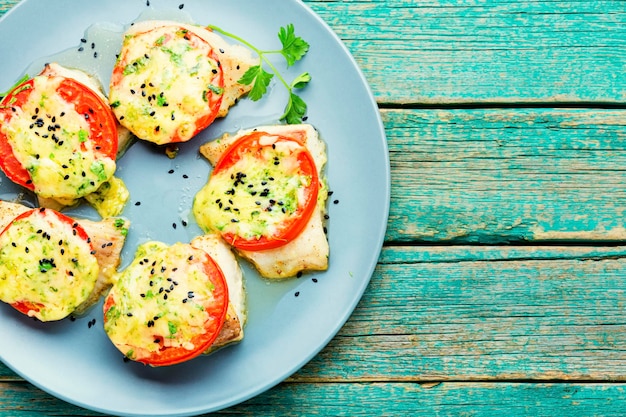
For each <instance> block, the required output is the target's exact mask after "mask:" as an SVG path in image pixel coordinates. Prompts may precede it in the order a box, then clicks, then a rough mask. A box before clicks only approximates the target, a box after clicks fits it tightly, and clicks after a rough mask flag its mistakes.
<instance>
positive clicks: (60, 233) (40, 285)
mask: <svg viewBox="0 0 626 417" xmlns="http://www.w3.org/2000/svg"><path fill="white" fill-rule="evenodd" d="M73 231H74V230H73V228H72V225H70V224H67V223H64V222H62V221H60V220H59V219H58V218H57V217H56V216H54V215H46V214H45V213H41V212H38V213H37V214H33V215H30V216H28V217H26V218H22V219H19V220H17V221H15V222H14V223H13V224H12V225H11V226H10V227H9V228H8V229H6V231H5V232H4V233H3V234H2V235H0V300H2V301H3V302H5V303H9V304H13V303H18V302H31V303H35V304H43V305H44V308H42V309H41V310H40V311H39V312H37V311H34V310H31V311H30V312H29V313H28V315H29V316H32V317H36V318H38V319H39V320H41V321H51V320H60V319H62V318H64V317H67V316H68V315H69V314H70V313H72V312H73V311H74V310H75V309H76V307H78V306H79V305H80V304H81V303H82V302H84V301H85V300H86V299H87V298H88V297H89V295H90V294H91V292H92V290H93V289H94V286H95V283H96V280H97V277H98V272H99V266H98V262H97V260H96V257H95V256H94V255H93V254H92V253H91V246H90V245H89V244H88V243H87V242H85V241H84V240H83V239H81V238H80V237H76V236H74V234H73Z"/></svg>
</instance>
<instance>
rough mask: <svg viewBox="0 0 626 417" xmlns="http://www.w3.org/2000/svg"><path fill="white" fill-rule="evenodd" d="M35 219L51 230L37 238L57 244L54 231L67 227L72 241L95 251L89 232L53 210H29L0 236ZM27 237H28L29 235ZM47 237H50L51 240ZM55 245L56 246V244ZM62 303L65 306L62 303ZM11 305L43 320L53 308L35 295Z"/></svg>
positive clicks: (18, 243)
mask: <svg viewBox="0 0 626 417" xmlns="http://www.w3.org/2000/svg"><path fill="white" fill-rule="evenodd" d="M33 217H41V218H43V219H45V223H46V224H47V226H48V228H49V230H48V231H47V232H46V233H48V234H47V235H42V234H40V233H37V236H39V238H41V239H46V240H52V241H54V242H56V241H57V240H59V238H58V236H56V235H54V231H55V230H58V229H59V227H66V228H67V230H68V231H69V230H72V232H71V233H68V235H69V234H71V235H72V239H74V242H81V241H82V242H83V243H81V244H84V245H85V248H86V250H88V251H93V246H92V245H91V239H90V238H89V235H87V232H86V231H85V229H84V228H83V227H82V226H81V225H80V224H78V223H77V222H76V221H75V220H74V219H72V218H71V217H68V216H66V215H64V214H62V213H59V212H57V211H55V210H52V209H44V208H36V209H31V210H28V211H26V212H24V213H22V214H20V215H18V216H17V217H15V219H13V220H12V221H11V223H9V224H8V225H7V226H6V227H5V228H4V229H3V230H2V232H1V233H0V236H3V235H4V234H5V233H8V231H9V230H10V229H11V228H12V227H18V226H16V224H17V223H18V222H20V221H21V220H23V219H29V218H33ZM59 223H60V224H61V226H59ZM26 236H27V237H28V235H26ZM46 236H48V237H49V238H48V237H46ZM32 239H33V238H32V237H29V238H28V241H31V240H32ZM13 243H15V244H16V245H18V246H19V245H20V243H24V242H13ZM54 245H56V243H54ZM59 246H60V245H59ZM46 253H47V256H51V257H52V256H54V255H53V254H52V253H50V252H46ZM35 261H37V259H35ZM24 269H25V270H26V267H25V266H24ZM20 279H22V278H20ZM34 279H37V278H34ZM44 281H46V282H47V280H44ZM72 281H75V280H72ZM94 282H95V276H94ZM70 285H71V284H70ZM77 285H82V284H77ZM47 297H51V296H46V297H44V298H47ZM60 303H61V304H63V303H62V302H60ZM10 304H11V306H12V307H13V308H15V309H16V310H18V311H19V312H21V313H23V314H25V315H27V316H35V317H37V318H39V319H42V320H43V318H42V316H41V315H40V314H39V313H41V314H44V313H45V310H49V309H50V308H51V307H50V306H49V305H47V304H46V303H45V302H42V301H41V300H40V299H38V297H37V295H34V296H33V298H32V299H31V298H29V297H28V296H27V295H25V298H24V299H21V300H18V301H14V302H11V303H10ZM69 313H71V311H68V312H67V314H69ZM59 318H62V317H57V318H55V319H59Z"/></svg>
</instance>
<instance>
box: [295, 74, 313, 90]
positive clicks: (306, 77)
mask: <svg viewBox="0 0 626 417" xmlns="http://www.w3.org/2000/svg"><path fill="white" fill-rule="evenodd" d="M310 81H311V75H310V74H309V73H308V72H303V73H302V74H300V75H298V76H297V77H296V79H295V80H293V81H292V82H291V88H297V89H300V88H304V87H305V86H306V85H307V84H308V83H309V82H310Z"/></svg>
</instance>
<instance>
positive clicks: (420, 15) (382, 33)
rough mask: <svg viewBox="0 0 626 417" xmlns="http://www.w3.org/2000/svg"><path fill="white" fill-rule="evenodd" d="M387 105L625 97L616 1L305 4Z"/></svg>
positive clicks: (625, 29) (620, 10)
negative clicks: (338, 40) (334, 34)
mask: <svg viewBox="0 0 626 417" xmlns="http://www.w3.org/2000/svg"><path fill="white" fill-rule="evenodd" d="M306 3H307V4H308V5H309V6H311V8H312V9H313V10H315V11H316V12H317V13H318V14H319V15H320V16H321V17H322V18H323V19H324V20H326V21H327V22H328V23H329V24H330V26H331V27H332V28H333V29H334V30H335V31H336V32H337V34H338V35H339V36H340V37H341V39H343V41H344V42H345V43H346V45H347V46H348V48H349V49H350V51H351V52H352V53H353V54H354V56H355V58H356V60H357V62H358V63H359V65H360V66H361V67H362V68H363V71H364V73H365V75H366V77H367V79H368V81H369V82H370V84H371V85H372V89H373V91H374V94H375V96H376V98H377V100H378V101H379V102H380V103H386V104H393V105H398V104H414V103H422V104H459V103H470V104H472V103H492V104H497V103H558V102H576V103H586V102H605V103H620V104H621V103H624V102H625V101H626V71H625V69H626V67H625V65H624V62H626V48H625V46H626V8H625V7H624V3H623V2H622V1H620V0H613V1H585V0H572V1H549V0H534V1H520V2H504V1H493V0H489V1H483V0H471V1H458V0H443V1H441V0H433V1H412V0H394V1H386V0H374V1H366V2H364V1H358V0H348V1H306Z"/></svg>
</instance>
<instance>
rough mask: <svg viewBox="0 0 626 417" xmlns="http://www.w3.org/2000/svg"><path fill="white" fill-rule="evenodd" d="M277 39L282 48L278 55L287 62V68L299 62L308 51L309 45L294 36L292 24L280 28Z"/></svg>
mask: <svg viewBox="0 0 626 417" xmlns="http://www.w3.org/2000/svg"><path fill="white" fill-rule="evenodd" d="M278 39H280V43H281V44H282V46H283V49H282V51H281V52H280V53H281V54H282V55H283V56H284V57H285V59H286V60H287V66H288V67H290V66H292V65H293V64H295V63H296V61H299V60H301V59H302V57H304V55H305V54H306V53H307V52H308V50H309V44H308V43H307V42H306V41H305V40H304V39H302V38H301V37H299V36H296V34H295V32H294V28H293V23H290V24H288V25H287V26H286V27H281V28H280V31H279V32H278Z"/></svg>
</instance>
